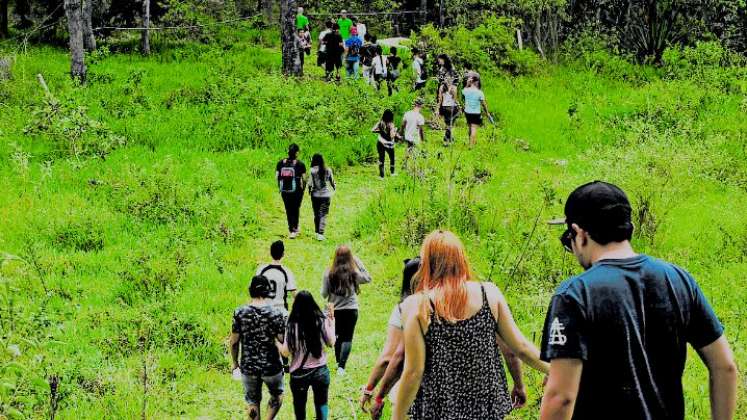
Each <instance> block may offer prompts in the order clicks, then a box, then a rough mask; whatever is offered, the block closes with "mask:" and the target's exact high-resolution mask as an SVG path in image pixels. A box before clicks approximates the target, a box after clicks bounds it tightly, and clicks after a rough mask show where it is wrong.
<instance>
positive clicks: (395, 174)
mask: <svg viewBox="0 0 747 420" xmlns="http://www.w3.org/2000/svg"><path fill="white" fill-rule="evenodd" d="M397 174H398V172H392V174H391V175H390V176H397Z"/></svg>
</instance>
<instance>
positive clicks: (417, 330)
mask: <svg viewBox="0 0 747 420" xmlns="http://www.w3.org/2000/svg"><path fill="white" fill-rule="evenodd" d="M420 299H422V296H421V295H419V294H418V295H414V296H410V297H409V298H407V299H406V300H405V302H404V303H403V311H402V319H403V321H404V324H405V332H404V337H403V338H404V342H405V368H404V371H403V372H402V379H401V381H400V386H399V392H398V393H397V403H396V404H395V405H394V410H393V413H392V419H393V420H406V418H407V411H408V410H409V408H410V406H411V405H412V403H413V401H415V397H416V395H417V393H418V389H419V388H420V383H421V381H422V379H423V371H424V370H425V339H424V338H423V333H424V331H425V328H422V324H421V317H420V316H419V314H418V309H419V301H420Z"/></svg>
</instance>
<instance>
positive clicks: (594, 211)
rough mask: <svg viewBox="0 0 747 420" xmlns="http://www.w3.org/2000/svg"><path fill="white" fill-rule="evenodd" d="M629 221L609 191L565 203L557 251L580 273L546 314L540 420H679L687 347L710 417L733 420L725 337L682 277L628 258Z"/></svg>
mask: <svg viewBox="0 0 747 420" xmlns="http://www.w3.org/2000/svg"><path fill="white" fill-rule="evenodd" d="M631 213H632V209H631V206H630V202H629V201H628V197H627V196H626V195H625V193H624V192H623V191H622V190H621V189H620V188H619V187H617V186H615V185H612V184H608V183H606V182H600V181H595V182H591V183H588V184H585V185H582V186H580V187H578V188H577V189H576V190H574V191H573V192H572V193H571V195H570V196H569V197H568V200H567V201H566V204H565V224H566V227H567V229H566V230H565V232H564V233H563V235H562V236H561V243H562V245H563V247H564V248H565V249H566V250H567V251H569V252H572V253H573V254H574V256H575V257H576V259H577V260H578V262H579V264H580V265H581V266H582V267H583V268H584V270H585V271H584V272H583V273H582V274H579V275H577V276H574V277H571V278H570V279H568V280H566V281H565V282H563V283H562V284H561V285H560V286H559V287H558V288H557V290H556V291H555V295H554V296H553V297H552V301H551V303H550V307H549V309H548V311H547V317H546V320H545V326H544V330H543V337H542V346H541V358H542V360H544V361H546V362H550V374H549V377H548V380H547V386H546V388H545V395H544V397H543V398H542V407H541V412H540V419H541V420H550V419H566V420H567V419H574V420H585V419H611V420H617V419H620V420H622V419H626V420H627V419H642V420H643V419H646V420H654V419H667V420H683V419H684V418H685V401H684V396H683V389H682V374H683V371H684V369H685V361H686V358H687V344H688V343H689V344H690V345H691V346H692V347H693V348H694V349H695V350H696V351H697V352H698V355H699V356H700V358H701V360H702V361H703V362H704V363H705V365H706V367H707V368H708V372H709V375H710V394H711V418H713V419H719V420H731V419H732V418H733V417H734V412H735V409H736V393H737V368H736V364H735V362H734V356H733V355H732V352H731V349H730V347H729V344H728V342H727V340H726V337H725V336H724V328H723V326H722V325H721V323H720V322H719V320H718V318H717V317H716V315H715V313H714V311H713V309H712V308H711V306H710V304H709V303H708V299H707V298H706V297H705V294H704V293H703V291H702V290H701V289H700V287H699V286H698V283H697V282H696V281H695V280H694V279H693V277H692V276H691V275H690V274H689V273H688V272H687V271H685V270H684V269H682V268H680V267H678V266H676V265H674V264H672V263H669V262H666V261H662V260H659V259H656V258H653V257H650V256H647V255H643V254H638V253H636V252H635V251H634V250H633V247H632V246H631V243H630V240H631V238H632V235H633V224H632V221H631Z"/></svg>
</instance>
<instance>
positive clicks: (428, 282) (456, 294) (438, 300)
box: [415, 230, 472, 322]
mask: <svg viewBox="0 0 747 420" xmlns="http://www.w3.org/2000/svg"><path fill="white" fill-rule="evenodd" d="M420 258H421V263H420V270H418V272H417V273H416V274H415V283H416V284H417V287H416V289H415V290H416V291H417V292H428V291H430V290H433V291H434V293H435V299H434V305H435V307H436V308H435V309H436V314H437V315H438V316H439V317H441V318H443V319H445V320H447V321H449V322H455V321H458V320H461V319H464V318H465V317H464V313H465V309H466V306H467V288H466V285H465V282H466V281H468V280H470V279H472V271H471V270H470V268H469V260H468V259H467V253H466V252H465V251H464V245H462V241H460V240H459V238H457V236H456V235H454V234H453V233H451V232H449V231H444V230H437V231H435V232H432V233H431V234H430V235H428V236H427V237H426V238H425V241H424V242H423V248H422V249H421V251H420Z"/></svg>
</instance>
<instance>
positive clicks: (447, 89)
mask: <svg viewBox="0 0 747 420" xmlns="http://www.w3.org/2000/svg"><path fill="white" fill-rule="evenodd" d="M457 95H458V93H457V87H456V85H455V84H454V83H452V81H451V80H446V81H444V83H441V85H439V87H438V113H439V114H440V115H441V117H442V118H443V119H444V125H445V126H446V129H445V131H444V146H448V145H450V144H451V143H452V141H453V140H454V139H453V137H452V128H453V127H454V122H455V121H456V119H457V117H458V116H459V102H457Z"/></svg>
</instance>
